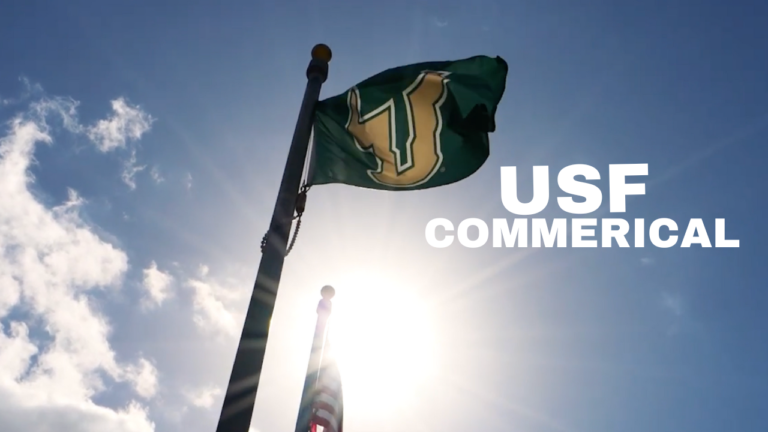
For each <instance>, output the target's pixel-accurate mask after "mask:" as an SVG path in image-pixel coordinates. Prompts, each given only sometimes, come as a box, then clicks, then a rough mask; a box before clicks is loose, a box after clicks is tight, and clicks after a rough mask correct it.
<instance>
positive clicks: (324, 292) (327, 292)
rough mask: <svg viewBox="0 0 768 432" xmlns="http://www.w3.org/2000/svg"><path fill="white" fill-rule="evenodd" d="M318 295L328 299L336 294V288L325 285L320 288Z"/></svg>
mask: <svg viewBox="0 0 768 432" xmlns="http://www.w3.org/2000/svg"><path fill="white" fill-rule="evenodd" d="M320 295H321V296H322V297H323V299H325V300H330V299H332V298H333V296H335V295H336V290H335V289H334V288H333V287H332V286H330V285H326V286H324V287H323V288H322V289H321V290H320Z"/></svg>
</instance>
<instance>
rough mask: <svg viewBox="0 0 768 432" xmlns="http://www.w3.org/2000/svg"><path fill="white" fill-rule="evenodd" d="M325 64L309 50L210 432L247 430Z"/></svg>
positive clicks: (321, 51) (323, 56)
mask: <svg viewBox="0 0 768 432" xmlns="http://www.w3.org/2000/svg"><path fill="white" fill-rule="evenodd" d="M330 60H331V50H330V48H328V47H327V46H325V45H322V44H320V45H316V46H315V47H314V48H313V49H312V61H310V63H309V67H307V88H306V90H305V91H304V100H303V101H302V103H301V109H300V111H299V118H298V120H297V122H296V129H295V131H294V133H293V140H292V141H291V147H290V150H289V151H288V160H287V162H286V164H285V170H284V171H283V180H282V182H281V183H280V190H279V192H278V195H277V203H276V204H275V210H274V213H273V214H272V221H271V222H270V224H269V231H268V233H267V241H266V245H265V246H264V250H263V254H262V256H261V262H260V263H259V270H258V273H257V274H256V282H255V283H254V286H253V294H252V295H251V300H250V303H249V305H248V313H247V314H246V316H245V324H244V325H243V332H242V334H241V336H240V343H239V345H238V347H237V354H236V355H235V362H234V365H233V366H232V374H231V376H230V378H229V386H228V387H227V392H226V394H225V396H224V404H223V406H222V408H221V415H220V417H219V424H218V426H217V427H216V432H248V430H249V428H250V425H251V417H252V416H253V405H254V403H255V401H256V392H257V390H258V387H259V378H260V377H261V367H262V365H263V363H264V352H265V350H266V346H267V335H268V332H269V322H270V320H271V318H272V312H273V311H274V308H275V298H276V296H277V289H278V285H279V284H280V275H281V273H282V271H283V261H284V260H285V251H286V248H287V245H288V235H289V234H290V230H291V222H292V218H293V212H294V210H295V205H296V196H297V195H298V193H299V187H300V183H301V174H302V171H303V170H304V163H305V160H306V156H307V147H308V145H309V136H310V132H311V129H312V121H313V115H314V108H315V103H316V102H317V100H318V98H319V96H320V88H321V87H322V85H323V83H324V82H325V80H326V78H327V77H328V62H329V61H330Z"/></svg>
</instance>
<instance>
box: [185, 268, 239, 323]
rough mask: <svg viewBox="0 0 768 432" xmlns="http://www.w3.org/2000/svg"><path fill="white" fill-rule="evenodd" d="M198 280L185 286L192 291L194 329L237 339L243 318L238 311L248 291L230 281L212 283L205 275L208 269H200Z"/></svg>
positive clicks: (212, 280)
mask: <svg viewBox="0 0 768 432" xmlns="http://www.w3.org/2000/svg"><path fill="white" fill-rule="evenodd" d="M200 274H201V278H200V279H189V280H188V281H187V286H188V287H189V288H191V289H192V292H193V295H192V300H193V315H192V318H193V320H194V322H195V324H197V326H198V328H199V329H200V330H201V331H202V332H203V333H206V334H218V335H223V336H228V337H237V336H238V335H239V333H240V325H241V324H242V320H243V319H244V318H245V316H244V311H241V310H240V309H242V308H241V307H239V306H241V305H242V304H243V302H245V301H246V300H247V299H248V296H249V292H248V291H247V290H245V289H243V287H244V285H243V284H240V283H235V282H233V281H227V282H226V283H223V282H222V281H217V280H214V279H212V278H210V277H207V275H208V267H206V266H200Z"/></svg>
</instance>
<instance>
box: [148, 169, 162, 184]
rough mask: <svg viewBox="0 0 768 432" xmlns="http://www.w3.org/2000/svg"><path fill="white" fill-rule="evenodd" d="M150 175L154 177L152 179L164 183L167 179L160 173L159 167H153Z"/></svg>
mask: <svg viewBox="0 0 768 432" xmlns="http://www.w3.org/2000/svg"><path fill="white" fill-rule="evenodd" d="M149 175H150V176H151V177H152V180H154V181H155V183H162V182H164V181H165V179H164V178H163V176H162V175H161V174H160V170H159V169H158V168H157V167H152V170H150V172H149Z"/></svg>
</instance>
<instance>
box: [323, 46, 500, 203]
mask: <svg viewBox="0 0 768 432" xmlns="http://www.w3.org/2000/svg"><path fill="white" fill-rule="evenodd" d="M506 80H507V63H506V62H505V61H504V60H503V59H502V58H501V57H496V58H491V57H486V56H476V57H471V58H468V59H464V60H458V61H445V62H429V63H419V64H413V65H408V66H401V67H398V68H394V69H389V70H387V71H384V72H381V73H379V74H377V75H375V76H373V77H371V78H368V79H367V80H365V81H363V82H361V83H360V84H358V85H356V86H355V87H352V88H351V89H349V90H348V91H346V92H345V93H343V94H341V95H338V96H335V97H332V98H329V99H325V100H323V101H320V102H318V104H317V108H316V112H315V123H314V145H315V147H314V152H315V155H314V157H315V160H314V169H313V170H312V173H311V177H310V178H309V182H308V183H309V184H310V185H319V184H328V183H343V184H348V185H353V186H360V187H364V188H371V189H381V190H414V189H427V188H431V187H436V186H443V185H447V184H450V183H454V182H457V181H459V180H462V179H464V178H466V177H469V176H470V175H472V174H473V173H474V172H475V171H477V170H478V169H479V168H480V167H481V166H482V165H483V163H485V160H486V159H487V158H488V154H489V141H488V133H489V132H493V131H494V130H495V129H496V123H495V119H494V117H495V115H496V107H497V106H498V104H499V102H500V101H501V97H502V95H503V94H504V89H505V87H506Z"/></svg>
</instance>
